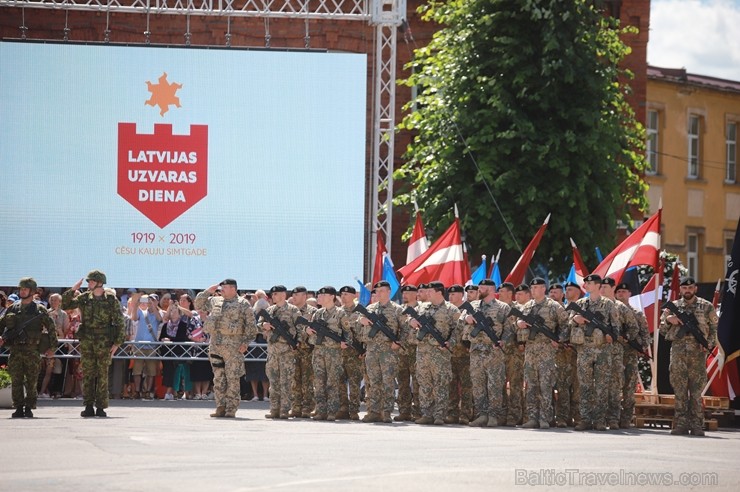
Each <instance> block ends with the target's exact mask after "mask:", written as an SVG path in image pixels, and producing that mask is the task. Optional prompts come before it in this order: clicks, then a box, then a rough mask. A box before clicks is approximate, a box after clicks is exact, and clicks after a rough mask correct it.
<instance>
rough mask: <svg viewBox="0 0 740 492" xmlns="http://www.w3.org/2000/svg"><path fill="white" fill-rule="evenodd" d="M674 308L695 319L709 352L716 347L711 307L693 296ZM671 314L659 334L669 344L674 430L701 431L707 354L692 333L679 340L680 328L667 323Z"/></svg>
mask: <svg viewBox="0 0 740 492" xmlns="http://www.w3.org/2000/svg"><path fill="white" fill-rule="evenodd" d="M674 304H675V305H676V306H677V307H678V308H679V309H680V310H682V311H684V312H686V313H691V314H693V315H694V316H695V317H696V320H697V322H698V323H697V325H698V327H699V329H700V330H701V332H702V333H703V334H704V337H705V338H706V339H707V342H708V344H709V350H710V351H711V350H712V349H713V348H714V346H715V345H716V343H717V323H718V321H719V320H718V318H717V313H716V311H715V310H714V307H713V306H712V303H711V302H709V301H707V300H705V299H702V298H700V297H697V296H694V298H693V299H692V300H691V301H690V302H686V300H685V299H683V298H681V299H679V300H677V301H674ZM668 316H670V314H668V313H666V312H664V313H663V314H662V315H661V317H660V330H661V332H663V333H664V334H665V338H666V340H669V341H670V342H671V362H670V367H669V371H670V382H671V386H673V392H674V393H675V395H676V404H675V410H674V420H673V427H674V428H675V429H687V430H691V432H692V433H693V432H694V431H701V429H703V427H704V412H703V411H702V400H701V392H702V391H703V390H704V386H706V384H707V368H706V360H707V353H706V352H705V351H704V349H703V347H702V346H701V345H700V344H699V342H697V341H696V339H695V338H694V337H693V335H691V333H689V332H686V333H685V334H684V336H683V337H682V338H678V336H679V331H680V330H681V325H680V324H679V325H675V326H674V325H672V324H670V323H668V322H667V321H666V318H667V317H668Z"/></svg>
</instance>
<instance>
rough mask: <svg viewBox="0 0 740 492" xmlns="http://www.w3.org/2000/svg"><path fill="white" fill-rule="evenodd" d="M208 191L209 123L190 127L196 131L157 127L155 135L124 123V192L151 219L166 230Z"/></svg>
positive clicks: (121, 145) (120, 158)
mask: <svg viewBox="0 0 740 492" xmlns="http://www.w3.org/2000/svg"><path fill="white" fill-rule="evenodd" d="M207 193H208V126H207V125H190V135H173V134H172V125H154V134H153V135H151V134H138V133H136V123H119V124H118V194H119V195H121V197H123V199H124V200H126V201H127V202H129V203H130V204H131V205H133V206H134V208H136V209H137V210H138V211H139V212H141V213H142V214H144V215H145V216H147V217H148V218H149V220H151V221H152V222H154V223H155V224H157V226H159V227H160V228H164V227H166V226H167V225H168V224H170V223H171V222H172V221H173V220H175V219H176V218H178V217H179V216H180V215H182V214H183V213H185V211H187V210H188V209H189V208H190V207H192V206H193V205H195V204H196V203H198V202H199V201H200V200H201V199H202V198H203V197H205V196H206V194H207Z"/></svg>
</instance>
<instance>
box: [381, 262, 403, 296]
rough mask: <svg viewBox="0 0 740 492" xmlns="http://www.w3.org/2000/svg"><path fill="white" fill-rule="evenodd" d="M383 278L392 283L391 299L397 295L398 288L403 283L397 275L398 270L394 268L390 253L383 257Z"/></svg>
mask: <svg viewBox="0 0 740 492" xmlns="http://www.w3.org/2000/svg"><path fill="white" fill-rule="evenodd" d="M383 280H385V281H386V282H388V283H389V284H391V299H394V298H395V297H396V293H397V292H398V289H400V288H401V283H400V282H399V281H398V277H396V271H395V270H394V269H393V262H391V258H390V256H388V255H385V257H384V258H383Z"/></svg>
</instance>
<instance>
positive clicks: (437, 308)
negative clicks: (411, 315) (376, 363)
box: [409, 282, 460, 425]
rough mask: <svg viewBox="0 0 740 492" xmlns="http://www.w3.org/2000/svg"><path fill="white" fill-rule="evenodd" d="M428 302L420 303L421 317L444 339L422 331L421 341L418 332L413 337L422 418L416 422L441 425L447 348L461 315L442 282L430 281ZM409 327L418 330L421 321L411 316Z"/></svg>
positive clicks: (448, 370) (445, 398)
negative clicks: (441, 343)
mask: <svg viewBox="0 0 740 492" xmlns="http://www.w3.org/2000/svg"><path fill="white" fill-rule="evenodd" d="M429 291H430V292H429V302H428V303H424V304H422V305H421V306H419V310H418V311H417V312H418V313H419V315H420V316H423V317H428V318H430V321H432V324H433V325H434V327H435V328H436V330H437V331H438V332H439V334H440V335H441V336H442V338H443V339H444V340H445V343H444V345H442V346H440V344H439V342H438V341H437V340H435V338H434V337H433V336H432V335H431V334H430V333H427V334H425V335H424V336H423V337H422V339H421V340H419V335H418V334H417V336H416V337H415V338H414V340H415V342H416V343H417V348H416V375H417V376H418V378H419V403H420V404H421V417H420V418H418V419H416V421H415V422H416V423H417V424H422V425H428V424H434V425H444V423H445V417H446V416H447V405H449V392H450V378H451V376H452V370H451V368H450V358H451V356H452V354H451V352H450V349H451V348H452V347H454V346H455V338H454V333H455V330H456V328H457V325H458V319H459V318H460V311H458V309H457V308H456V307H455V306H453V305H452V304H451V303H449V302H447V301H445V298H444V295H445V287H444V284H442V282H432V283H430V284H429ZM409 326H410V327H411V328H413V329H414V330H416V331H417V333H421V332H419V329H420V328H421V324H420V323H419V322H418V321H417V320H415V319H412V320H410V321H409Z"/></svg>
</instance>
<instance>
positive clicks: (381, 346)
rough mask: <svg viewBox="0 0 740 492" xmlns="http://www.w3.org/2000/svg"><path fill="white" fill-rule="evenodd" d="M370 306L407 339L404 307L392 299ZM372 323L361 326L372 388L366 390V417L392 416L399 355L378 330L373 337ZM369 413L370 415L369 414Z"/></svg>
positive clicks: (368, 376) (400, 336)
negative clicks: (383, 303)
mask: <svg viewBox="0 0 740 492" xmlns="http://www.w3.org/2000/svg"><path fill="white" fill-rule="evenodd" d="M367 310H368V311H369V312H371V313H375V314H377V315H383V317H385V319H386V323H387V325H388V327H389V328H390V329H391V330H392V331H393V332H394V333H395V334H396V336H398V337H399V340H401V341H403V340H405V339H406V337H407V334H406V330H405V329H404V324H405V323H404V322H403V315H402V314H401V312H402V311H403V308H402V307H401V306H399V305H398V304H396V303H395V302H393V301H389V302H388V303H387V304H385V305H382V306H381V305H380V303H379V302H375V303H373V304H370V305H369V306H368V307H367ZM371 330H372V325H369V326H363V327H362V334H361V336H362V339H361V340H362V341H364V342H365V344H366V345H367V352H366V354H365V368H366V370H367V378H368V381H369V386H370V387H369V390H368V391H367V393H366V395H367V398H366V400H367V413H368V415H366V421H368V420H369V421H374V420H376V419H384V418H386V417H388V418H390V414H391V413H392V412H393V405H394V400H395V398H394V392H395V389H396V380H395V378H396V372H397V370H398V355H397V353H396V351H395V350H393V349H392V348H391V342H390V341H389V340H388V338H387V337H386V336H385V335H384V334H383V332H381V331H380V330H378V332H377V333H376V334H375V336H374V337H373V338H370V331H371ZM368 416H369V417H370V418H368Z"/></svg>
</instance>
